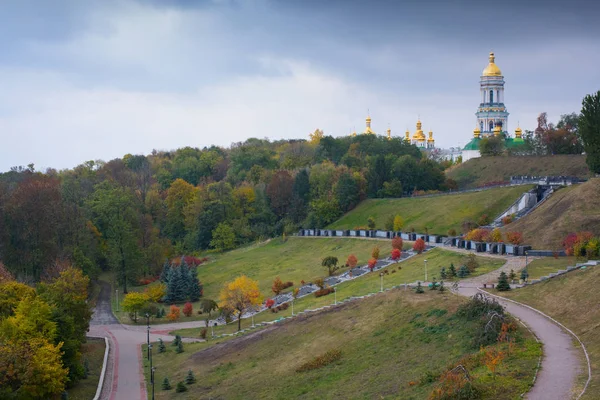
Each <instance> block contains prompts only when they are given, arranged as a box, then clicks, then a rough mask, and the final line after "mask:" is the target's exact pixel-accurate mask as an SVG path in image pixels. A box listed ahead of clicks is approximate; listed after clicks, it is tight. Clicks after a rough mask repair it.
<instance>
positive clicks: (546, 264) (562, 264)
mask: <svg viewBox="0 0 600 400" xmlns="http://www.w3.org/2000/svg"><path fill="white" fill-rule="evenodd" d="M578 262H579V261H577V258H576V257H558V258H552V257H544V258H538V259H537V260H533V261H531V262H530V263H529V264H527V272H528V273H529V280H532V279H539V278H541V277H542V276H548V274H551V273H553V272H556V271H558V270H561V269H567V267H568V266H570V265H575V264H577V263H578ZM515 272H516V273H517V279H518V278H519V276H520V273H519V271H515Z"/></svg>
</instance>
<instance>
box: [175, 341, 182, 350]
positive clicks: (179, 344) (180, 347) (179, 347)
mask: <svg viewBox="0 0 600 400" xmlns="http://www.w3.org/2000/svg"><path fill="white" fill-rule="evenodd" d="M175 352H176V353H183V342H181V341H180V342H179V343H178V344H177V350H175Z"/></svg>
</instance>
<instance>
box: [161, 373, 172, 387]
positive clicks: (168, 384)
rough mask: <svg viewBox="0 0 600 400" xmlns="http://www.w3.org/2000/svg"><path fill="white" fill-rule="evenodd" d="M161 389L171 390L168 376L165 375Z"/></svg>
mask: <svg viewBox="0 0 600 400" xmlns="http://www.w3.org/2000/svg"><path fill="white" fill-rule="evenodd" d="M161 386H162V390H171V389H172V388H171V383H170V382H169V378H167V377H166V376H165V379H163V381H162V385H161Z"/></svg>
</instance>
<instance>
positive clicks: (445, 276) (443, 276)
mask: <svg viewBox="0 0 600 400" xmlns="http://www.w3.org/2000/svg"><path fill="white" fill-rule="evenodd" d="M440 279H448V273H447V272H446V267H442V269H441V270H440Z"/></svg>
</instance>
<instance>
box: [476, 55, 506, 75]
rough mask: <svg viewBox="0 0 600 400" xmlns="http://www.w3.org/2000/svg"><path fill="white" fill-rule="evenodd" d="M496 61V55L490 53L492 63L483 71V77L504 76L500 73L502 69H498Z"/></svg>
mask: <svg viewBox="0 0 600 400" xmlns="http://www.w3.org/2000/svg"><path fill="white" fill-rule="evenodd" d="M495 61H496V56H494V53H493V52H492V53H490V63H489V64H488V65H487V67H485V69H484V70H483V72H482V73H481V75H483V76H502V71H500V68H498V66H497V65H496V62H495Z"/></svg>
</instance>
